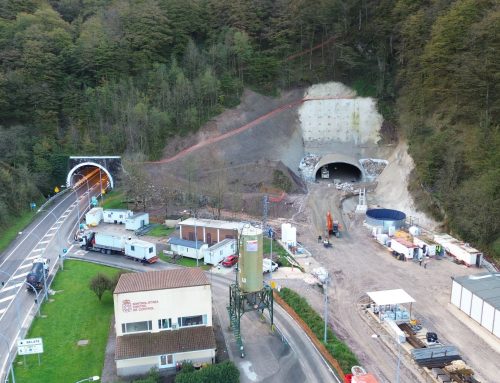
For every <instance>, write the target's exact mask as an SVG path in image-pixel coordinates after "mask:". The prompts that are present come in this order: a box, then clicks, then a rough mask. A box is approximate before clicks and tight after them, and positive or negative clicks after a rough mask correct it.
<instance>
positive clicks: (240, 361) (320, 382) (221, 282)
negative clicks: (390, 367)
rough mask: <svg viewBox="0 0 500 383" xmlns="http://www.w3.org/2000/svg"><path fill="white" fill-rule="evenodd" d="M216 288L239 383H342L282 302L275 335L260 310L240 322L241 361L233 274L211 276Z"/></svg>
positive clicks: (123, 264)
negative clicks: (231, 298)
mask: <svg viewBox="0 0 500 383" xmlns="http://www.w3.org/2000/svg"><path fill="white" fill-rule="evenodd" d="M71 254H72V256H73V257H74V258H77V259H82V260H86V261H90V262H96V263H100V264H105V265H108V266H114V267H118V268H124V269H128V270H131V271H137V272H144V271H152V270H161V269H171V268H176V267H178V266H175V265H171V264H168V263H163V262H157V263H155V264H152V265H143V264H141V263H138V262H134V261H132V260H130V259H127V258H124V257H122V256H119V255H102V254H100V253H93V252H84V251H81V250H78V248H77V247H74V248H73V249H72V251H71ZM207 276H208V277H209V280H210V281H211V284H212V297H213V301H214V305H215V308H216V311H217V312H216V313H214V314H217V315H218V317H219V321H220V324H221V328H222V330H223V333H224V338H225V341H226V346H227V349H228V353H229V356H230V359H231V360H232V361H233V362H234V363H235V364H236V365H237V366H238V368H239V370H240V372H241V376H240V382H242V383H251V382H265V383H271V382H289V383H295V382H296V383H303V382H308V383H329V382H339V383H340V380H338V379H337V378H336V376H335V375H334V374H333V371H332V370H331V369H330V367H329V366H328V364H327V363H326V362H325V361H324V360H323V358H322V357H321V355H320V354H319V352H318V351H317V350H316V348H315V347H314V345H313V344H312V343H311V341H310V340H309V338H308V337H307V335H306V334H305V333H304V332H303V331H302V330H301V329H300V327H298V325H297V323H295V321H294V320H293V319H292V318H291V317H290V316H289V315H288V314H287V313H286V312H285V311H284V310H283V309H282V308H281V307H280V306H279V305H277V304H275V305H274V323H275V325H276V331H275V332H272V331H271V326H270V323H269V318H266V320H265V321H262V320H261V319H260V318H259V315H258V314H257V313H256V312H249V313H246V314H245V315H244V316H243V317H242V320H241V329H242V337H243V341H244V345H245V357H244V358H241V357H240V353H239V350H238V347H237V344H236V342H235V340H234V337H233V334H232V332H231V331H230V330H229V317H228V314H227V310H226V306H227V304H228V291H229V284H230V283H231V282H233V278H232V276H233V275H232V274H230V275H229V276H222V275H219V274H216V273H210V272H207Z"/></svg>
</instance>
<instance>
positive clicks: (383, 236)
mask: <svg viewBox="0 0 500 383" xmlns="http://www.w3.org/2000/svg"><path fill="white" fill-rule="evenodd" d="M388 241H389V236H388V235H387V234H377V242H378V243H380V244H381V245H384V246H385V245H387V242H388Z"/></svg>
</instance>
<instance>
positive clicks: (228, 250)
mask: <svg viewBox="0 0 500 383" xmlns="http://www.w3.org/2000/svg"><path fill="white" fill-rule="evenodd" d="M234 254H236V240H235V239H231V238H226V239H223V240H222V241H220V242H218V243H216V244H215V245H213V246H210V247H209V248H207V249H205V250H204V252H203V261H204V262H205V263H206V264H208V265H217V264H219V263H220V262H222V261H223V260H224V259H225V258H227V257H229V256H230V255H234Z"/></svg>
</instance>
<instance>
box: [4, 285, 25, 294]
mask: <svg viewBox="0 0 500 383" xmlns="http://www.w3.org/2000/svg"><path fill="white" fill-rule="evenodd" d="M21 285H22V283H16V284H15V285H12V286H8V287H4V288H3V289H1V290H0V293H3V292H5V291H9V290H12V289H17V288H18V287H19V286H21Z"/></svg>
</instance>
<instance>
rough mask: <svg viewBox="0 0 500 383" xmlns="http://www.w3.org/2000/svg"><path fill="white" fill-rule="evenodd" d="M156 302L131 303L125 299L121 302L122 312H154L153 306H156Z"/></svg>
mask: <svg viewBox="0 0 500 383" xmlns="http://www.w3.org/2000/svg"><path fill="white" fill-rule="evenodd" d="M157 304H158V301H157V300H154V301H139V302H132V301H131V300H130V299H125V300H123V301H122V311H123V312H124V313H130V312H138V311H148V310H154V309H155V308H154V305H157Z"/></svg>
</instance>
